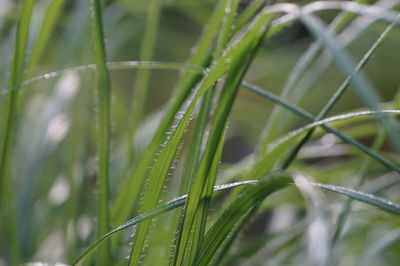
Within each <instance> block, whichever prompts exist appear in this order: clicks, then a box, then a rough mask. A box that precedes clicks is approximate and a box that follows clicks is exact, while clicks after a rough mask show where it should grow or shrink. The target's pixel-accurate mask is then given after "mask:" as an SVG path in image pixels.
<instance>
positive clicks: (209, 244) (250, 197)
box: [197, 176, 292, 265]
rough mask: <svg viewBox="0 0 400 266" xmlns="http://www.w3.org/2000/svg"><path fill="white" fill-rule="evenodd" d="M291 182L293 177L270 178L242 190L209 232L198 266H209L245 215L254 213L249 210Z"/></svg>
mask: <svg viewBox="0 0 400 266" xmlns="http://www.w3.org/2000/svg"><path fill="white" fill-rule="evenodd" d="M291 182H292V178H291V177H285V176H268V177H266V178H263V179H262V180H260V182H259V183H257V184H255V185H253V186H251V187H249V188H246V189H244V190H242V191H241V193H240V194H239V195H238V196H237V197H236V198H235V199H234V200H233V201H232V202H231V203H230V204H229V205H228V206H227V208H226V209H225V210H224V212H223V213H222V214H221V216H220V217H219V218H218V220H217V221H216V222H215V223H214V224H213V225H212V227H211V228H210V229H209V231H208V232H207V234H206V237H205V240H204V242H203V244H202V246H201V251H200V256H199V260H198V264H197V265H208V264H209V262H210V261H211V260H212V258H213V257H214V255H215V254H216V253H217V251H218V249H219V247H220V246H221V244H222V243H223V242H224V240H225V239H226V238H227V237H228V236H229V234H230V233H231V232H232V230H233V228H234V227H235V225H236V224H237V223H238V222H239V221H240V220H241V219H246V218H245V217H244V215H246V214H248V215H249V214H252V213H253V212H249V210H250V209H251V208H252V207H254V206H255V205H256V204H257V202H259V201H261V200H263V199H264V198H265V197H267V196H269V195H270V194H272V193H273V192H275V191H277V190H280V189H283V188H284V187H286V186H288V185H289V184H290V183H291Z"/></svg>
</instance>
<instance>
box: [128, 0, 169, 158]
mask: <svg viewBox="0 0 400 266" xmlns="http://www.w3.org/2000/svg"><path fill="white" fill-rule="evenodd" d="M161 4H162V1H161V0H150V2H149V4H148V11H147V14H146V22H145V26H144V36H143V39H142V44H141V51H140V59H139V60H140V61H150V60H152V58H153V53H154V48H155V45H156V40H157V34H158V24H159V20H160V13H161ZM149 82H150V71H149V70H148V69H143V68H142V69H139V70H138V72H137V74H136V79H135V83H134V91H133V96H132V105H131V108H132V110H131V114H132V121H131V122H132V125H131V130H132V132H135V130H136V128H137V127H138V124H139V122H140V121H141V120H142V118H143V115H144V112H145V106H146V100H147V91H148V86H149ZM130 139H131V140H132V139H133V138H132V137H130ZM131 149H132V145H131ZM130 153H132V152H130ZM131 158H133V157H132V156H131Z"/></svg>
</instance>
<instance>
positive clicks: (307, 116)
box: [243, 83, 400, 173]
mask: <svg viewBox="0 0 400 266" xmlns="http://www.w3.org/2000/svg"><path fill="white" fill-rule="evenodd" d="M243 86H244V87H245V88H247V89H249V90H250V91H253V92H254V93H257V94H258V95H260V96H262V97H265V98H267V99H269V100H271V101H273V102H274V103H276V104H279V105H281V106H283V107H284V108H286V109H287V110H289V111H291V112H293V113H295V114H297V115H298V116H300V117H303V118H304V119H306V120H308V121H309V122H313V121H315V117H314V116H313V115H311V114H309V113H307V112H306V111H304V110H302V109H301V108H299V107H296V106H295V105H292V104H291V103H288V102H286V101H284V100H282V99H280V98H279V97H277V96H275V95H273V94H272V93H270V92H267V91H264V90H261V89H260V88H258V87H256V86H254V85H251V84H248V83H243ZM321 127H322V128H323V129H324V130H326V131H327V132H330V133H332V134H334V135H335V136H337V137H338V138H339V139H341V140H342V141H344V142H346V143H349V144H351V145H353V146H354V147H355V148H357V149H359V150H360V151H361V152H362V153H364V154H366V155H367V156H369V157H371V158H373V159H374V160H376V161H378V162H379V163H381V164H382V165H384V166H385V167H387V168H388V169H391V170H393V171H396V172H397V173H400V167H398V166H397V165H395V164H394V163H392V162H391V161H389V160H387V159H386V158H384V157H382V156H381V155H379V154H378V153H376V152H374V151H373V150H371V149H369V148H368V147H366V146H365V145H364V144H362V143H360V142H358V141H357V140H355V139H352V138H350V137H348V136H346V135H345V134H343V133H342V132H340V131H339V130H336V129H334V128H332V127H331V126H328V125H321Z"/></svg>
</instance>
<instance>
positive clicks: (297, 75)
mask: <svg viewBox="0 0 400 266" xmlns="http://www.w3.org/2000/svg"><path fill="white" fill-rule="evenodd" d="M368 1H370V0H358V1H357V2H368ZM354 16H355V15H354V14H352V13H341V14H339V15H338V16H336V17H335V19H334V20H333V21H332V22H331V24H330V25H329V27H328V30H329V31H331V32H340V31H341V30H343V29H344V28H345V26H346V24H347V23H348V22H349V21H350V20H351V19H352V18H353V17H354ZM320 50H321V44H320V43H319V42H317V41H316V42H314V43H312V44H311V45H310V46H309V47H308V49H307V50H306V51H305V52H304V53H303V54H302V55H301V57H300V58H299V60H298V61H297V62H296V65H295V66H294V67H293V70H292V71H291V73H290V75H289V77H288V79H287V81H286V83H285V85H284V86H283V89H282V92H281V98H282V99H285V100H289V99H290V101H291V102H297V101H298V99H296V97H294V96H293V95H300V97H301V95H304V94H306V92H307V91H306V90H304V89H300V92H298V90H296V91H295V88H296V86H297V84H298V82H299V81H300V80H301V78H302V77H303V75H304V73H305V72H306V70H307V69H308V68H309V66H310V65H311V64H312V63H313V60H314V59H315V58H316V57H317V55H318V54H319V52H320ZM307 89H309V88H308V87H307ZM290 95H292V96H290ZM289 96H290V98H288V97H289ZM286 119H287V117H286V118H285V116H284V112H283V109H281V108H280V107H275V108H274V109H273V110H272V113H271V116H270V118H269V120H268V122H267V124H266V125H265V127H264V130H263V133H262V135H261V138H260V141H259V142H260V143H259V147H258V152H263V151H265V149H266V147H267V146H268V143H270V142H271V141H273V140H274V139H275V138H277V137H278V136H279V130H278V129H280V128H281V127H282V123H281V121H282V120H286Z"/></svg>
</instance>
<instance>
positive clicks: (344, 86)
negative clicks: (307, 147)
mask: <svg viewBox="0 0 400 266" xmlns="http://www.w3.org/2000/svg"><path fill="white" fill-rule="evenodd" d="M393 27H394V24H391V25H389V26H388V27H387V28H386V30H385V31H384V32H383V33H382V34H381V35H380V36H379V37H378V39H377V40H376V41H375V42H374V43H373V44H372V46H371V47H370V49H368V51H367V53H366V54H365V55H364V56H363V58H362V59H361V61H360V62H359V63H358V64H357V66H356V68H355V70H354V72H353V74H352V75H351V76H348V77H347V78H346V80H345V81H344V82H343V83H342V85H340V87H339V88H338V89H337V91H336V92H335V93H334V94H333V96H332V97H331V98H330V99H329V101H328V103H327V104H326V105H325V106H324V107H323V108H322V110H321V111H320V113H319V114H318V115H317V117H316V120H321V119H323V118H324V117H325V116H326V115H327V114H328V113H329V112H330V110H332V108H333V106H334V105H335V104H336V103H337V102H338V100H339V99H340V97H341V96H342V95H343V93H344V92H345V91H346V90H347V88H348V86H349V84H350V82H351V79H352V77H353V76H354V75H356V74H357V73H358V72H359V71H360V70H361V69H362V68H363V67H364V66H365V64H366V63H367V62H368V60H369V59H370V58H371V57H372V55H373V54H374V53H375V51H376V50H377V48H378V47H379V46H381V45H382V44H383V42H384V41H385V40H386V39H387V37H388V35H389V34H390V32H391V31H392V29H393ZM314 131H315V129H312V130H310V131H309V132H307V134H306V135H305V136H304V137H303V139H301V141H300V142H299V143H298V144H297V145H296V147H295V148H294V149H293V151H292V152H291V153H290V154H289V156H288V158H287V159H286V160H285V162H284V163H283V165H282V169H287V168H288V167H289V165H290V164H291V163H292V162H293V160H295V159H296V156H297V154H298V152H299V151H300V149H301V147H302V146H303V145H304V144H306V143H307V142H308V141H309V140H310V139H311V137H312V134H313V133H314Z"/></svg>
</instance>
